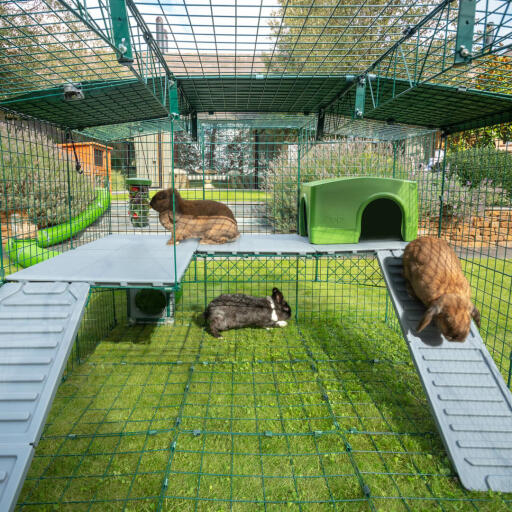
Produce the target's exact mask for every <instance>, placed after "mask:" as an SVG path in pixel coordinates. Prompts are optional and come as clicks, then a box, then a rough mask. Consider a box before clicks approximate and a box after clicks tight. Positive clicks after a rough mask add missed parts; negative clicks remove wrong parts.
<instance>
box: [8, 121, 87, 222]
mask: <svg viewBox="0 0 512 512" xmlns="http://www.w3.org/2000/svg"><path fill="white" fill-rule="evenodd" d="M4 135H5V131H4V130H2V131H1V133H0V136H1V137H2V142H1V157H2V161H1V165H2V169H1V174H0V208H1V210H2V211H4V212H6V213H8V212H13V211H19V210H25V211H26V212H27V214H28V216H29V219H30V221H31V222H33V223H34V224H36V225H37V226H38V227H39V228H46V227H49V226H54V225H57V224H61V223H63V222H65V221H67V220H69V215H70V209H71V216H72V217H75V216H76V215H79V214H80V213H82V212H83V211H84V210H85V209H86V208H87V206H88V205H89V204H90V203H91V202H93V201H94V200H95V198H96V192H95V190H94V184H93V183H92V178H91V177H90V176H87V175H86V174H78V173H77V172H76V171H75V163H74V160H73V157H72V155H69V158H68V154H67V152H65V150H61V149H60V148H59V147H58V146H57V145H56V144H54V143H53V142H52V141H50V140H46V139H45V138H44V137H43V136H42V135H40V134H37V135H34V133H33V132H29V131H28V130H25V131H21V130H18V131H17V132H16V136H15V137H16V138H9V137H6V136H4ZM36 140H37V142H35V141H36ZM68 161H69V163H68ZM68 166H69V183H68ZM69 197H70V198H71V201H69V199H68V198H69Z"/></svg>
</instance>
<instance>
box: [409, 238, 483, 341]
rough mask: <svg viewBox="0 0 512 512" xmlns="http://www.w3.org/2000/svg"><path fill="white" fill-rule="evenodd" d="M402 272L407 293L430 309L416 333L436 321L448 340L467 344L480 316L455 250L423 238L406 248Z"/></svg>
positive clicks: (442, 243) (444, 244)
mask: <svg viewBox="0 0 512 512" xmlns="http://www.w3.org/2000/svg"><path fill="white" fill-rule="evenodd" d="M403 273H404V277H405V279H406V281H407V283H408V290H409V293H410V294H411V295H412V296H415V297H417V298H418V299H419V300H420V301H421V302H423V304H424V305H425V306H426V307H427V311H426V312H425V314H424V316H423V318H422V319H421V321H420V323H419V325H418V327H417V331H418V332H421V331H422V330H423V329H425V327H427V325H429V324H430V322H432V320H435V321H436V324H437V326H438V327H439V329H440V331H441V333H442V334H443V335H444V336H445V338H446V339H447V340H448V341H464V340H465V339H466V338H467V336H468V334H469V329H470V326H471V318H473V319H474V320H475V322H476V324H477V326H478V327H480V313H479V312H478V309H477V308H476V307H475V306H474V305H473V303H472V302H471V288H470V286H469V283H468V281H467V279H466V277H465V276H464V274H463V273H462V267H461V264H460V261H459V259H458V258H457V255H456V254H455V251H454V250H453V249H452V248H451V247H450V246H449V245H448V244H447V243H446V241H445V240H442V239H441V238H435V237H430V236H424V237H420V238H417V239H416V240H414V241H413V242H411V243H410V244H408V245H407V247H406V248H405V251H404V256H403Z"/></svg>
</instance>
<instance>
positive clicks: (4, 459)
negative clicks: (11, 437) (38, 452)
mask: <svg viewBox="0 0 512 512" xmlns="http://www.w3.org/2000/svg"><path fill="white" fill-rule="evenodd" d="M33 456H34V447H33V446H30V445H28V444H26V445H19V444H16V445H4V444H0V510H2V511H5V512H11V511H12V510H14V507H15V506H16V501H17V500H18V495H19V493H20V491H21V487H22V484H23V481H24V480H25V476H26V474H27V471H28V469H29V467H30V462H31V461H32V457H33Z"/></svg>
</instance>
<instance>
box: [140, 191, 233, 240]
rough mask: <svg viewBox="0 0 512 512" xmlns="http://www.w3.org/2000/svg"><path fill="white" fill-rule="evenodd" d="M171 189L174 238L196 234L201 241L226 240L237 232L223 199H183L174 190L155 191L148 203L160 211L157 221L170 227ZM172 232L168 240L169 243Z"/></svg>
mask: <svg viewBox="0 0 512 512" xmlns="http://www.w3.org/2000/svg"><path fill="white" fill-rule="evenodd" d="M173 192H174V200H175V206H174V208H175V212H176V226H175V235H176V242H180V241H181V240H186V239H187V238H199V239H200V243H201V244H225V243H226V242H232V241H233V240H235V239H236V238H238V236H239V235H240V232H239V231H238V225H237V223H236V220H235V217H234V215H233V212H232V211H231V210H230V209H229V208H228V207H227V206H226V205H225V204H222V203H219V202H217V201H208V200H204V201H201V200H198V201H194V200H187V199H183V198H182V197H181V195H180V193H179V192H178V191H177V190H173V189H172V188H169V189H167V190H160V191H159V192H157V193H156V194H155V195H154V196H153V199H151V202H150V203H149V205H150V206H151V208H153V210H156V211H157V212H159V213H160V224H162V226H163V227H164V228H165V229H168V230H169V231H171V233H172V231H173V211H172V195H173ZM172 242H173V239H172V234H171V239H170V240H169V242H168V243H169V244H172Z"/></svg>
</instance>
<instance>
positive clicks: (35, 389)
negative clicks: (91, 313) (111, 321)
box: [0, 282, 89, 511]
mask: <svg viewBox="0 0 512 512" xmlns="http://www.w3.org/2000/svg"><path fill="white" fill-rule="evenodd" d="M88 295H89V285H87V284H85V283H62V282H61V283H47V282H42V283H32V282H23V283H8V284H5V285H4V286H2V287H1V288H0V337H1V338H2V339H1V340H0V368H1V370H0V383H1V384H2V393H0V403H2V406H1V407H0V474H1V475H2V476H3V479H0V510H2V511H4V510H12V509H13V508H14V506H15V504H16V499H17V496H18V493H19V491H20V490H21V486H22V485H23V480H24V478H25V474H26V471H27V469H28V466H29V464H30V460H31V459H32V454H33V451H34V448H33V447H34V446H35V445H37V442H38V441H39V438H40V436H41V432H42V429H43V427H44V424H45V421H46V416H47V415H48V412H49V410H50V407H51V404H52V402H53V398H54V396H55V393H56V391H57V387H58V385H59V383H60V381H61V376H62V372H63V371H64V367H65V365H66V362H67V359H68V356H69V353H70V352H71V348H72V346H73V342H74V340H75V337H76V333H77V331H78V327H79V325H80V320H81V319H82V315H83V312H84V309H85V304H86V302H87V297H88ZM34 307H37V311H36V312H34ZM63 319H67V321H66V324H65V325H63V322H62V320H63Z"/></svg>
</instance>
